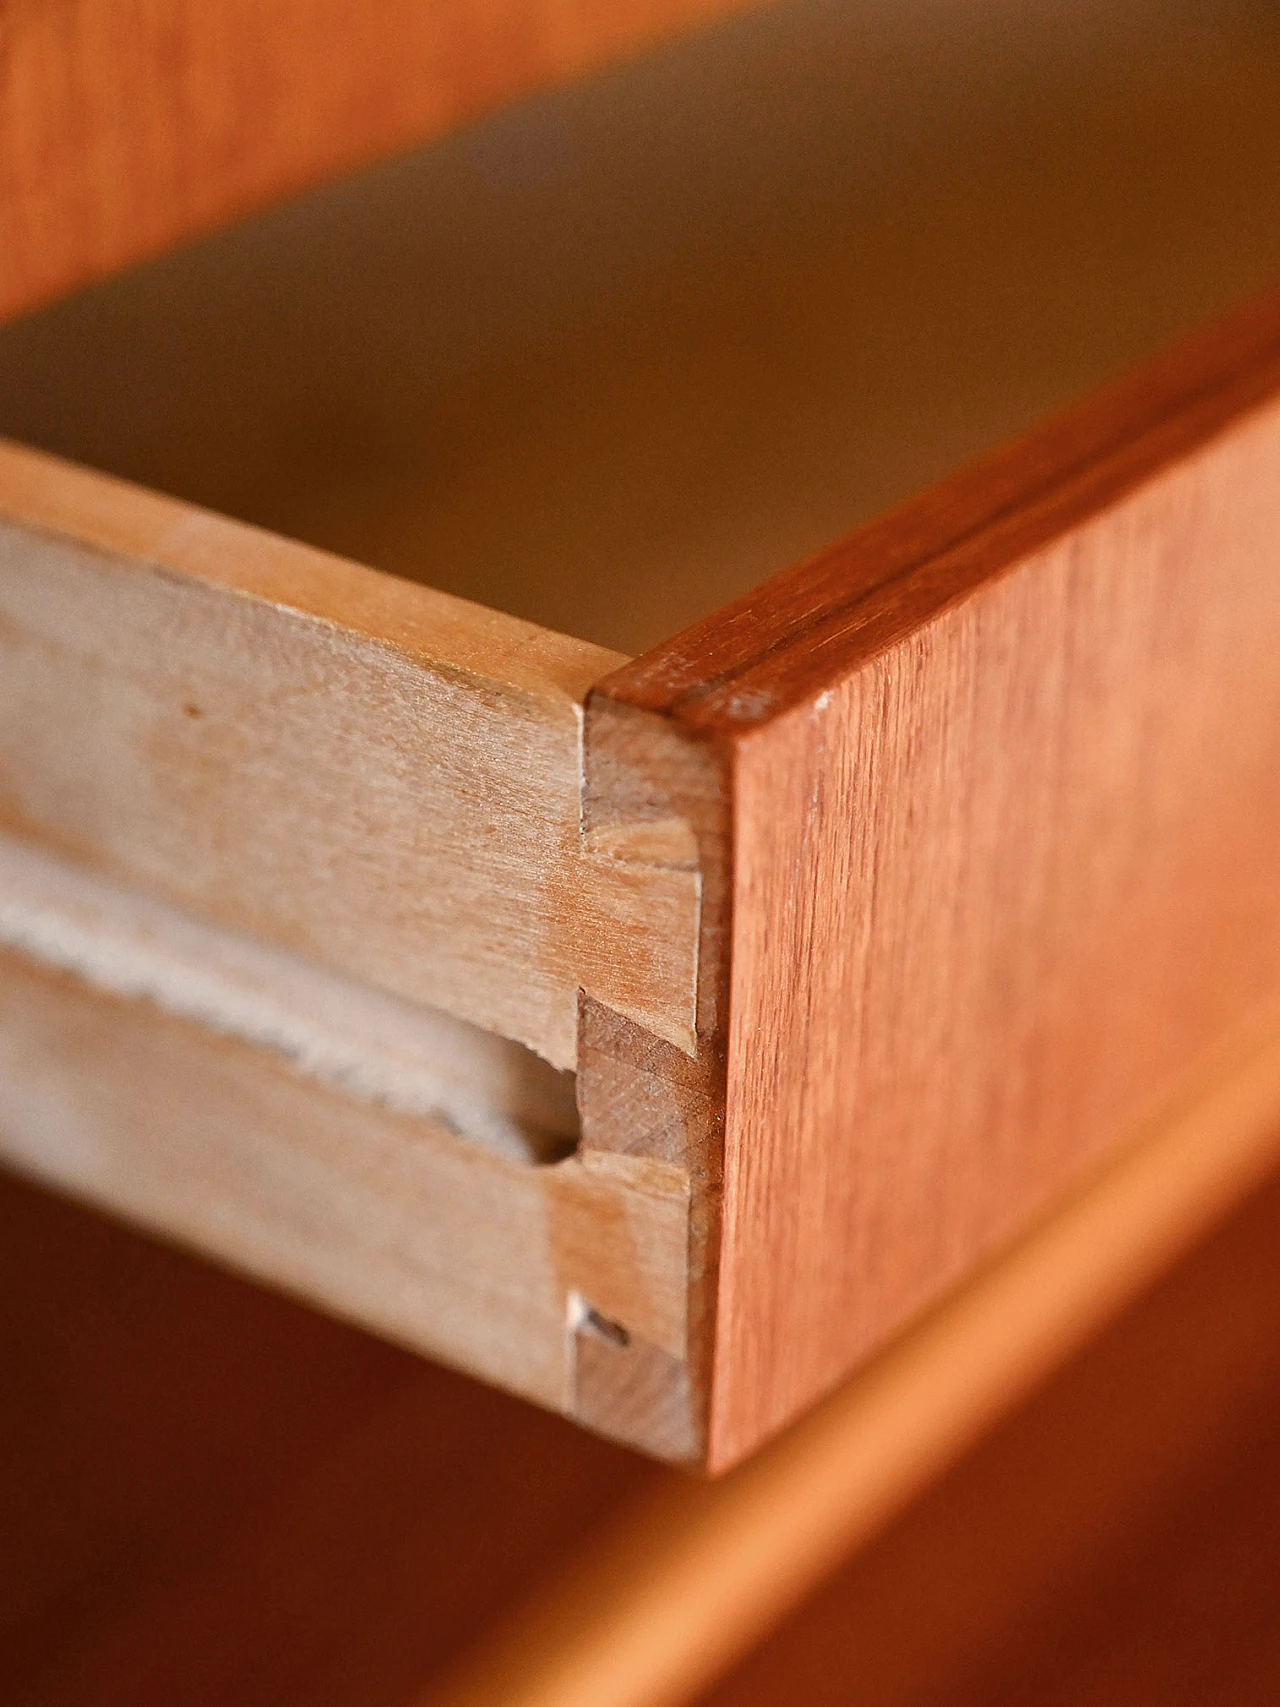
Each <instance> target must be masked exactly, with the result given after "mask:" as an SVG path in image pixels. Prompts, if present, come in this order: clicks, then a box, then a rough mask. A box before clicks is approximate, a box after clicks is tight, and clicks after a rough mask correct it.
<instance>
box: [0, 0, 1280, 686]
mask: <svg viewBox="0 0 1280 1707" xmlns="http://www.w3.org/2000/svg"><path fill="white" fill-rule="evenodd" d="M1278 114H1280V21H1277V18H1276V16H1275V14H1274V12H1273V11H1272V10H1271V9H1269V8H1265V7H1259V6H1257V5H1253V4H1228V5H1224V6H1220V7H1215V8H1212V9H1208V8H1204V7H1202V6H1199V5H1194V4H1182V3H1179V0H1138V3H1137V4H1135V5H1132V6H1127V7H1125V8H1123V9H1122V11H1119V12H1118V11H1117V9H1116V8H1114V7H1109V6H1106V5H1104V4H1102V3H1101V0H1084V3H1082V4H1079V5H1073V6H1070V7H1063V8H1044V7H1039V6H1035V5H1033V4H1031V3H1030V0H1000V3H998V4H987V5H984V6H981V7H971V6H966V5H962V4H959V3H958V0H913V3H912V4H908V5H905V6H897V7H887V6H883V5H879V4H871V3H869V0H865V3H860V4H854V5H832V4H830V3H828V0H790V3H788V4H784V5H781V6H775V7H772V8H768V9H765V10H761V11H756V12H753V13H749V14H747V15H745V16H742V17H739V18H736V19H733V20H730V21H728V22H724V23H720V24H718V25H716V26H715V27H714V28H711V29H709V30H706V31H704V32H703V33H701V34H699V35H697V36H695V37H693V38H692V39H688V40H685V41H683V42H679V43H677V44H675V45H672V46H668V47H665V48H663V49H662V50H660V51H658V52H655V53H652V54H650V55H649V56H648V57H647V58H646V59H644V60H643V61H641V62H639V63H637V64H634V65H632V66H630V67H625V68H623V69H620V70H614V71H610V72H608V73H605V74H601V75H597V76H596V77H594V78H593V79H591V80H589V81H587V82H585V83H583V84H581V85H580V86H575V87H569V88H562V89H559V90H555V91H552V92H551V93H548V94H545V95H542V96H539V97H537V98H535V99H532V100H528V101H526V102H524V103H522V104H521V105H519V106H518V107H516V108H513V109H511V110H509V111H506V112H503V113H501V114H499V115H497V116H495V117H492V118H490V119H487V120H485V121H484V122H482V123H479V124H477V125H474V126H473V127H471V128H469V129H467V130H466V131H464V132H462V133H460V134H457V135H455V136H453V137H452V138H450V139H447V140H445V141H444V142H442V143H439V144H436V145H433V146H431V147H429V148H427V149H426V150H424V151H422V152H420V153H418V154H415V155H413V156H410V157H408V158H405V159H401V160H399V161H396V162H394V163H392V164H389V165H385V166H382V167H379V168H377V169H375V170H372V171H368V172H365V173H363V174H362V175H359V176H357V177H354V178H352V179H350V180H349V181H346V182H343V183H340V184H337V185H335V186H332V187H329V188H325V189H322V190H320V191H317V192H313V193H309V194H307V195H305V196H303V197H301V198H300V199H298V200H295V201H294V202H292V203H290V204H288V205H286V206H282V207H280V208H278V209H276V210H275V211H273V212H271V213H268V214H267V215H265V216H262V217H259V218H255V219H254V220H252V221H251V222H250V223H248V224H247V225H244V226H242V227H241V228H239V229H237V230H234V231H231V232H227V233H224V234H221V235H219V236H217V237H215V238H213V239H211V240H209V241H206V242H203V243H199V244H197V245H195V246H193V247H189V248H187V249H185V250H183V251H182V252H180V253H178V254H174V255H171V256H169V257H168V258H166V259H164V260H161V261H159V262H156V263H153V264H151V265H148V266H145V267H142V268H140V269H137V270H135V271H133V272H131V273H130V274H128V275H127V276H124V277H122V278H119V279H117V280H115V281H113V282H110V283H108V284H105V285H102V286H99V287H97V288H95V289H92V290H90V291H88V292H86V293H82V294H81V295H79V296H78V297H76V298H74V299H71V300H69V301H67V302H64V303H62V304H61V305H59V306H56V307H54V308H52V309H48V310H46V311H44V312H42V313H39V314H36V315H34V316H31V317H29V318H27V319H26V320H25V321H23V322H22V323H20V324H16V325H13V326H10V327H9V328H8V329H6V330H5V331H4V332H3V333H0V432H3V433H5V434H7V435H9V436H11V437H13V438H15V439H18V440H20V441H22V442H24V443H28V444H33V445H37V446H44V447H47V448H49V449H52V450H55V451H57V452H60V453H62V454H65V455H68V456H70V457H71V458H73V459H76V460H80V461H84V462H87V463H89V464H90V465H92V466H95V467H99V468H104V469H108V470H111V471H114V472H116V473H119V474H122V475H125V476H127V477H129V478H131V479H135V480H137V481H140V482H142V483H143V484H145V485H149V486H154V487H157V488H159V489H161V490H163V491H167V492H171V493H174V494H177V495H179V496H181V497H184V498H188V499H191V500H194V501H196V502H199V503H201V504H205V505H208V506H210V507H211V508H213V509H216V510H220V511H223V512H224V513H226V514H229V515H232V516H236V517H240V518H244V519H247V520H249V521H253V522H256V523H259V524H262V525H265V526H267V527H269V528H272V529H275V530H278V531H279V532H281V533H284V534H286V535H290V536H292V537H295V538H298V539H302V540H306V541H309V542H312V543H314V544H317V545H321V546H324V547H326V548H328V549H331V550H335V551H337V552H340V553H342V554H344V555H347V556H350V557H354V558H356V559H357V560H359V561H361V562H365V563H370V564H373V565H375V566H377V567H380V568H383V569H387V570H391V571H393V572H394V573H396V574H397V575H403V576H408V577H410V578H413V579H416V580H420V581H423V582H425V583H427V584H429V585H431V586H433V587H438V588H442V589H445V590H447V591H450V592H454V593H460V594H463V595H464V596H466V597H468V598H471V599H475V600H477V601H479V602H481V603H483V604H486V605H489V606H492V607H496V608H499V609H503V610H507V611H510V612H513V613H515V614H517V615H519V616H523V617H526V618H529V619H532V620H534V621H536V622H538V623H540V624H543V625H545V626H548V627H551V628H553V629H557V630H560V631H561V632H564V633H569V634H574V635H578V636H580V637H582V638H584V639H587V640H591V641H594V642H597V643H600V644H603V645H607V646H610V647H614V648H617V649H620V650H622V651H626V652H633V653H634V652H637V651H641V650H643V649H644V648H646V647H647V646H649V645H652V644H654V643H655V642H657V641H658V640H660V639H662V638H665V637H666V636H667V635H669V634H671V633H673V632H675V631H676V630H677V629H679V628H680V627H682V626H684V625H685V624H686V623H687V622H689V621H690V620H692V619H694V618H696V617H699V616H701V615H703V614H705V613H707V612H709V611H711V610H714V609H715V608H716V607H717V606H718V605H719V604H721V603H723V602H724V601H725V600H727V599H728V598H730V597H731V596H733V595H736V594H737V593H740V592H742V591H744V590H745V589H746V588H748V587H750V586H752V585H754V584H755V583H757V582H758V581H760V580H761V579H762V578H764V577H765V576H766V575H768V574H769V573H771V572H773V571H775V570H778V569H781V568H783V567H785V566H787V565H788V564H789V563H792V562H794V561H796V560H798V559H800V558H802V557H804V556H805V555H807V554H808V553H810V552H812V551H814V550H816V549H817V548H819V547H820V546H822V545H824V544H826V543H828V542H829V541H830V540H832V539H833V538H835V537H836V536H838V535H839V534H841V533H842V532H844V531H846V530H847V529H849V528H850V527H851V526H852V525H854V524H855V523H857V522H859V521H860V520H862V519H865V518H866V517H867V516H869V515H870V514H872V513H874V512H876V511H878V510H881V509H883V508H884V507H885V506H887V505H889V504H891V503H892V502H894V501H896V500H897V499H899V498H901V497H903V496H905V495H906V494H908V493H909V492H911V491H913V490H915V489H918V488H920V487H922V486H924V485H926V484H927V483H929V482H930V481H932V480H934V479H936V478H938V477H940V476H942V475H944V474H946V473H948V472H950V471H951V470H952V469H953V468H954V467H955V466H956V465H958V464H959V463H960V462H962V461H964V460H965V459H966V458H968V457H970V456H971V455H973V454H975V453H976V452H978V451H980V450H982V449H984V448H985V447H987V446H989V445H991V444H993V443H994V442H996V441H999V440H1002V439H1004V438H1006V437H1009V436H1011V435H1013V434H1015V433H1017V432H1018V431H1019V430H1021V429H1022V428H1024V427H1025V426H1027V425H1028V424H1029V423H1030V422H1031V421H1032V420H1034V419H1035V418H1036V417H1038V416H1040V415H1042V414H1044V413H1045V412H1046V411H1048V410H1051V409H1053V408H1055V407H1057V406H1059V405H1061V404H1063V403H1064V402H1066V401H1067V400H1069V399H1071V398H1073V397H1074V396H1076V395H1078V394H1080V393H1082V392H1083V391H1085V390H1087V389H1088V388H1090V387H1091V386H1093V385H1095V384H1097V383H1098V382H1099V381H1100V380H1102V379H1103V378H1104V377H1106V376H1107V375H1109V374H1110V373H1111V372H1113V371H1115V370H1116V369H1118V368H1120V367H1122V366H1124V365H1125V364H1127V363H1130V362H1132V361H1134V360H1135V359H1137V358H1139V357H1141V356H1142V355H1144V354H1145V353H1147V352H1148V351H1150V350H1152V349H1154V348H1155V347H1157V346H1158V345H1160V344H1161V343H1163V342H1165V341H1167V340H1169V339H1172V338H1173V337H1175V336H1176V335H1178V334H1179V333H1180V332H1181V331H1183V330H1184V329H1185V328H1187V327H1189V326H1190V325H1192V324H1194V323H1196V322H1198V321H1202V320H1205V319H1207V318H1210V317H1211V316H1212V315H1213V314H1215V313H1216V312H1217V311H1219V310H1220V309H1221V308H1223V307H1225V306H1226V305H1227V304H1229V303H1230V302H1232V301H1233V300H1234V299H1236V298H1238V297H1240V296H1242V295H1244V294H1246V293H1247V292H1249V291H1250V290H1251V289H1253V288H1254V287H1255V286H1258V285H1260V284H1261V283H1262V282H1264V281H1265V280H1266V279H1267V278H1268V277H1269V276H1270V275H1272V274H1273V273H1274V272H1275V271H1276V270H1277V269H1280V220H1277V219H1276V217H1275V209H1276V207H1277V205H1280V119H1278V118H1277V115H1278Z"/></svg>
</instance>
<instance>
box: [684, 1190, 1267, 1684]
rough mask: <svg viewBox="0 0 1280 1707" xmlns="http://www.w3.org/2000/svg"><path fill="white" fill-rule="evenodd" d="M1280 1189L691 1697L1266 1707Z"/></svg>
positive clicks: (1236, 1219) (1259, 1199)
mask: <svg viewBox="0 0 1280 1707" xmlns="http://www.w3.org/2000/svg"><path fill="white" fill-rule="evenodd" d="M1278 1253H1280V1185H1277V1183H1276V1182H1275V1181H1273V1182H1272V1183H1271V1184H1270V1185H1269V1186H1268V1187H1267V1188H1266V1189H1265V1190H1264V1191H1262V1192H1261V1193H1260V1194H1259V1195H1258V1196H1256V1197H1255V1199H1254V1201H1253V1202H1252V1203H1251V1204H1249V1205H1248V1206H1247V1207H1246V1208H1244V1209H1243V1210H1241V1211H1239V1212H1238V1213H1237V1214H1236V1215H1235V1216H1233V1217H1232V1219H1231V1221H1230V1222H1229V1223H1228V1224H1227V1225H1226V1226H1225V1227H1224V1228H1223V1229H1222V1230H1221V1231H1220V1232H1219V1233H1217V1234H1216V1235H1215V1236H1214V1238H1213V1239H1211V1240H1209V1241H1208V1242H1207V1243H1206V1244H1205V1245H1204V1246H1203V1247H1202V1248H1201V1249H1200V1250H1199V1251H1198V1252H1197V1253H1196V1254H1195V1255H1194V1256H1193V1257H1191V1258H1190V1259H1188V1260H1186V1261H1184V1262H1183V1263H1182V1264H1181V1265H1180V1267H1179V1268H1178V1269H1177V1271H1176V1272H1175V1273H1173V1274H1172V1275H1170V1276H1169V1277H1168V1278H1166V1279H1165V1280H1164V1281H1163V1282H1162V1283H1161V1284H1160V1285H1159V1286H1158V1287H1156V1288H1155V1289H1154V1290H1153V1291H1152V1292H1151V1293H1150V1294H1149V1295H1148V1297H1147V1298H1146V1299H1145V1300H1144V1301H1143V1302H1142V1303H1141V1304H1140V1305H1139V1306H1138V1307H1137V1308H1135V1309H1132V1310H1130V1311H1129V1312H1128V1313H1126V1315H1125V1316H1124V1317H1122V1318H1121V1320H1120V1321H1118V1322H1117V1323H1116V1324H1114V1325H1113V1326H1112V1328H1111V1329H1109V1330H1108V1332H1107V1333H1106V1334H1105V1335H1104V1336H1103V1337H1102V1338H1101V1339H1100V1340H1099V1341H1098V1342H1097V1343H1096V1344H1095V1345H1093V1346H1092V1347H1090V1349H1089V1350H1088V1351H1087V1352H1086V1353H1084V1354H1083V1355H1082V1356H1081V1357H1079V1358H1077V1359H1075V1360H1074V1361H1073V1362H1072V1363H1071V1364H1070V1365H1069V1366H1068V1367H1067V1368H1066V1369H1064V1370H1063V1371H1062V1372H1061V1373H1060V1374H1059V1375H1058V1376H1056V1377H1055V1378H1054V1380H1053V1381H1051V1382H1050V1383H1048V1384H1047V1385H1046V1386H1045V1387H1044V1388H1043V1389H1042V1391H1041V1392H1040V1393H1038V1394H1037V1395H1036V1397H1035V1398H1034V1399H1033V1400H1031V1401H1030V1402H1029V1403H1028V1404H1027V1405H1025V1406H1023V1407H1022V1408H1021V1409H1020V1410H1019V1411H1018V1412H1017V1413H1016V1414H1015V1415H1014V1416H1013V1417H1011V1418H1010V1419H1009V1420H1008V1421H1007V1422H1006V1423H1005V1424H1004V1425H1003V1426H1002V1427H1000V1428H999V1429H997V1430H995V1431H993V1433H992V1434H991V1435H990V1436H989V1437H988V1438H987V1439H986V1440H985V1441H984V1442H983V1443H982V1445H981V1446H980V1447H979V1448H978V1449H977V1450H976V1451H974V1452H973V1453H971V1454H970V1455H969V1456H968V1457H967V1458H966V1459H965V1460H964V1462H963V1463H962V1464H960V1465H959V1466H957V1468H956V1469H954V1470H953V1471H952V1472H951V1473H950V1474H949V1475H948V1476H947V1477H945V1478H944V1479H943V1480H942V1481H941V1482H939V1483H938V1484H937V1485H936V1486H935V1487H934V1488H933V1489H931V1490H930V1492H929V1493H928V1494H927V1495H926V1496H925V1497H924V1498H923V1499H921V1500H920V1501H918V1502H917V1504H916V1505H915V1506H914V1507H913V1508H912V1509H911V1510H910V1511H909V1512H907V1513H906V1514H904V1516H902V1517H901V1518H900V1519H899V1520H898V1521H897V1522H896V1523H895V1524H894V1525H893V1526H892V1527H891V1528H889V1529H888V1530H887V1531H886V1532H885V1533H884V1534H883V1535H882V1536H881V1537H880V1538H878V1539H877V1540H876V1541H875V1542H873V1543H872V1545H871V1546H869V1547H867V1548H865V1549H863V1550H862V1551H861V1552H860V1554H859V1555H858V1556H857V1557H856V1558H855V1559H853V1560H851V1561H850V1562H849V1563H848V1564H847V1565H846V1566H845V1567H844V1569H842V1570H841V1571H840V1572H839V1573H837V1574H836V1575H835V1576H833V1577H832V1578H831V1579H830V1581H829V1582H828V1583H827V1584H826V1586H825V1587H824V1588H823V1589H822V1590H821V1591H820V1592H819V1593H818V1594H816V1595H814V1596H813V1597H812V1599H811V1600H810V1601H809V1602H808V1603H807V1604H806V1605H805V1606H804V1607H803V1608H802V1609H801V1610H800V1611H798V1612H797V1613H796V1614H795V1615H794V1616H793V1617H792V1618H790V1619H789V1620H788V1621H787V1622H786V1623H785V1624H784V1625H782V1626H781V1627H780V1628H779V1629H778V1630H777V1632H776V1633H775V1634H774V1635H773V1636H772V1637H771V1638H770V1639H769V1640H768V1641H767V1642H765V1643H764V1644H763V1645H762V1646H761V1647H760V1648H759V1649H758V1650H757V1651H756V1653H754V1654H753V1655H751V1656H750V1657H748V1658H746V1659H745V1660H744V1661H743V1662H742V1663H741V1665H740V1666H739V1667H738V1668H737V1669H736V1671H735V1672H734V1673H733V1674H731V1675H730V1676H729V1677H728V1678H726V1679H725V1680H724V1682H723V1683H722V1684H721V1685H720V1686H719V1687H717V1688H715V1689H713V1690H712V1691H710V1692H709V1693H708V1694H706V1695H704V1696H699V1699H700V1700H701V1701H703V1702H705V1704H706V1707H713V1704H714V1707H791V1704H792V1703H794V1702H797V1701H803V1702H805V1703H806V1707H847V1704H848V1703H850V1702H851V1701H856V1702H857V1704H858V1707H919V1704H920V1703H921V1702H929V1703H938V1704H939V1707H1026V1703H1028V1702H1035V1703H1036V1704H1037V1707H1041V1704H1043V1707H1082V1704H1085V1703H1090V1704H1093V1707H1204V1703H1207V1702H1213V1703H1214V1707H1269V1704H1270V1703H1272V1702H1274V1701H1275V1700H1276V1699H1277V1698H1278V1697H1280V1626H1278V1624H1277V1620H1276V1582H1277V1574H1278V1573H1280V1451H1278V1450H1277V1449H1278V1448H1280V1340H1278V1339H1277V1336H1276V1334H1275V1331H1274V1323H1275V1319H1276V1312H1277V1310H1280V1260H1278Z"/></svg>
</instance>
